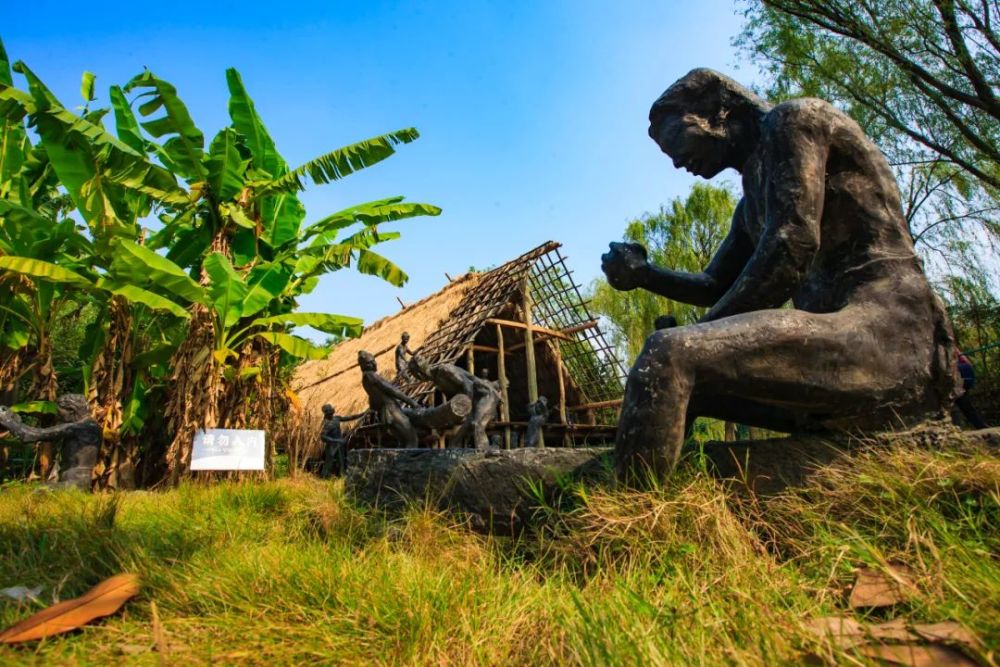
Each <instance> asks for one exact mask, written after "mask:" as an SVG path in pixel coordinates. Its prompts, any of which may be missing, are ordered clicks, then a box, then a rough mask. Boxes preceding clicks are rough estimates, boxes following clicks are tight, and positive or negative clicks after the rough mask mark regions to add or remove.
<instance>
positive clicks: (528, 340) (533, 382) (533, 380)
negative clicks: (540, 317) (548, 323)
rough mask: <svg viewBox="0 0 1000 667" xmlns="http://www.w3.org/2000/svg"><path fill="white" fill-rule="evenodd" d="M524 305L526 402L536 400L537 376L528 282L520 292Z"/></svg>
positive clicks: (525, 282)
mask: <svg viewBox="0 0 1000 667" xmlns="http://www.w3.org/2000/svg"><path fill="white" fill-rule="evenodd" d="M522 296H523V304H524V325H525V326H524V357H525V360H526V361H527V364H528V401H530V402H531V403H534V402H535V401H537V400H538V375H537V374H536V366H535V335H534V333H533V332H532V330H531V329H532V327H531V292H529V291H528V281H524V287H523V291H522Z"/></svg>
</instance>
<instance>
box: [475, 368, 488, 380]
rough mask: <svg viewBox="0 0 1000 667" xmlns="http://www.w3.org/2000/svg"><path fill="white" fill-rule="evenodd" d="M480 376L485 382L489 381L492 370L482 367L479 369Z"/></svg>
mask: <svg viewBox="0 0 1000 667" xmlns="http://www.w3.org/2000/svg"><path fill="white" fill-rule="evenodd" d="M478 375H479V377H481V378H482V379H484V380H489V379H490V369H488V368H486V366H480V367H479V373H478Z"/></svg>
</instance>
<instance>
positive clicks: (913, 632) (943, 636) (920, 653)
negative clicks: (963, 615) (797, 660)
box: [805, 616, 983, 667]
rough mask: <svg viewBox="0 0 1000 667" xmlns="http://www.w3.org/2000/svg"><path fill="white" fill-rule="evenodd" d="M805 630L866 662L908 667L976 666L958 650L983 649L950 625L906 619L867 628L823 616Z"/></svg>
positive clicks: (959, 627)
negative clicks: (867, 660) (856, 654)
mask: <svg viewBox="0 0 1000 667" xmlns="http://www.w3.org/2000/svg"><path fill="white" fill-rule="evenodd" d="M805 627H806V628H807V629H808V630H810V631H811V632H813V633H814V634H816V635H818V636H820V637H824V638H829V639H830V640H832V641H833V643H834V644H835V645H836V646H838V647H840V648H843V649H855V650H856V651H857V652H858V653H859V654H861V655H863V656H866V657H868V658H873V659H875V660H878V661H880V662H883V663H886V664H890V665H906V666H908V667H928V666H932V665H943V666H944V667H965V666H966V665H977V664H979V663H977V662H976V661H975V660H973V659H972V658H970V657H969V656H968V655H967V654H966V653H964V652H963V651H962V650H961V649H963V648H965V649H968V650H969V651H970V652H972V653H973V654H974V653H975V652H976V650H978V649H981V648H982V645H983V644H982V642H981V641H980V640H979V638H978V637H977V636H976V635H975V634H973V633H972V632H971V631H969V630H968V629H966V628H965V627H963V626H962V625H960V624H959V623H955V622H953V621H945V622H942V623H923V624H920V623H917V624H911V623H909V622H908V621H907V619H905V618H897V619H895V620H892V621H889V622H887V623H880V624H878V625H867V626H866V625H864V624H862V623H860V622H858V621H856V620H854V619H853V618H846V617H843V616H825V617H822V618H814V619H811V620H809V621H806V623H805Z"/></svg>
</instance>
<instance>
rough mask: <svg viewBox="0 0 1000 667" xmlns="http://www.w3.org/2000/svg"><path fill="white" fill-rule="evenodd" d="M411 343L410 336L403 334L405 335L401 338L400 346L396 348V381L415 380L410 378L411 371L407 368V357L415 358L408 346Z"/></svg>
mask: <svg viewBox="0 0 1000 667" xmlns="http://www.w3.org/2000/svg"><path fill="white" fill-rule="evenodd" d="M409 342H410V334H408V333H407V332H405V331H404V332H403V335H402V336H400V337H399V345H397V346H396V381H397V382H400V381H403V380H405V381H410V380H412V379H413V378H412V377H411V376H410V371H409V369H408V368H407V363H408V362H407V360H406V355H410V356H411V357H412V356H413V351H412V350H410V348H409V347H408V344H409Z"/></svg>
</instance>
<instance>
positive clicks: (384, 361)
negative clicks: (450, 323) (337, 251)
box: [293, 273, 482, 415]
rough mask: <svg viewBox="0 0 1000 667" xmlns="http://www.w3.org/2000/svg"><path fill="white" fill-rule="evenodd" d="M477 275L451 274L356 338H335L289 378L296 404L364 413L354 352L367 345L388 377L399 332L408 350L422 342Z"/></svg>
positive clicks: (364, 399)
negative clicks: (446, 280)
mask: <svg viewBox="0 0 1000 667" xmlns="http://www.w3.org/2000/svg"><path fill="white" fill-rule="evenodd" d="M481 276H482V274H479V273H467V274H465V275H463V276H461V277H459V278H456V279H455V280H453V281H451V282H450V283H448V284H447V285H445V286H444V288H442V289H441V290H440V291H439V292H436V293H434V294H432V295H430V296H428V297H426V298H424V299H421V300H420V301H417V302H416V303H412V304H410V305H408V306H406V307H405V308H403V309H402V310H400V311H399V312H398V313H395V314H393V315H389V316H388V317H383V318H382V319H381V320H378V321H377V322H375V323H374V324H372V325H370V326H368V327H365V330H364V333H363V334H362V335H361V337H360V338H353V339H351V340H346V341H344V342H342V343H340V344H339V345H337V347H335V348H334V350H333V352H331V353H330V356H329V357H327V358H326V359H323V360H322V361H308V362H306V363H304V364H302V365H301V366H300V367H299V368H298V370H297V371H296V373H295V379H294V380H293V388H294V389H295V391H296V393H297V394H298V395H299V399H300V400H301V401H302V404H303V405H305V406H307V407H308V409H310V410H311V411H318V410H319V408H320V406H322V405H323V404H324V403H330V404H331V405H333V406H334V407H335V408H336V409H337V412H338V413H339V414H345V415H348V414H356V413H359V412H364V411H365V410H366V409H368V395H367V394H365V392H364V390H363V389H362V388H361V374H360V372H359V371H358V352H359V351H361V350H367V351H368V352H371V353H372V354H374V355H375V359H376V361H378V364H379V372H380V373H381V374H382V375H384V376H385V377H387V378H390V379H392V378H393V377H394V376H395V375H396V368H395V357H394V355H393V350H395V348H396V345H398V344H399V337H400V336H401V335H402V334H403V332H404V331H405V332H407V333H409V334H410V343H409V347H410V349H411V350H416V349H417V348H419V347H421V346H423V345H424V342H425V341H426V340H427V338H428V337H429V336H430V335H431V334H433V333H434V332H436V331H438V330H439V329H440V328H441V326H442V325H443V324H444V323H445V322H446V321H447V320H448V318H449V316H450V315H451V313H452V311H453V310H454V309H455V308H457V307H458V305H459V304H460V303H461V302H462V300H463V299H464V298H465V296H466V294H468V293H469V290H471V289H472V288H474V287H475V286H476V285H477V284H478V282H479V280H480V278H481Z"/></svg>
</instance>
